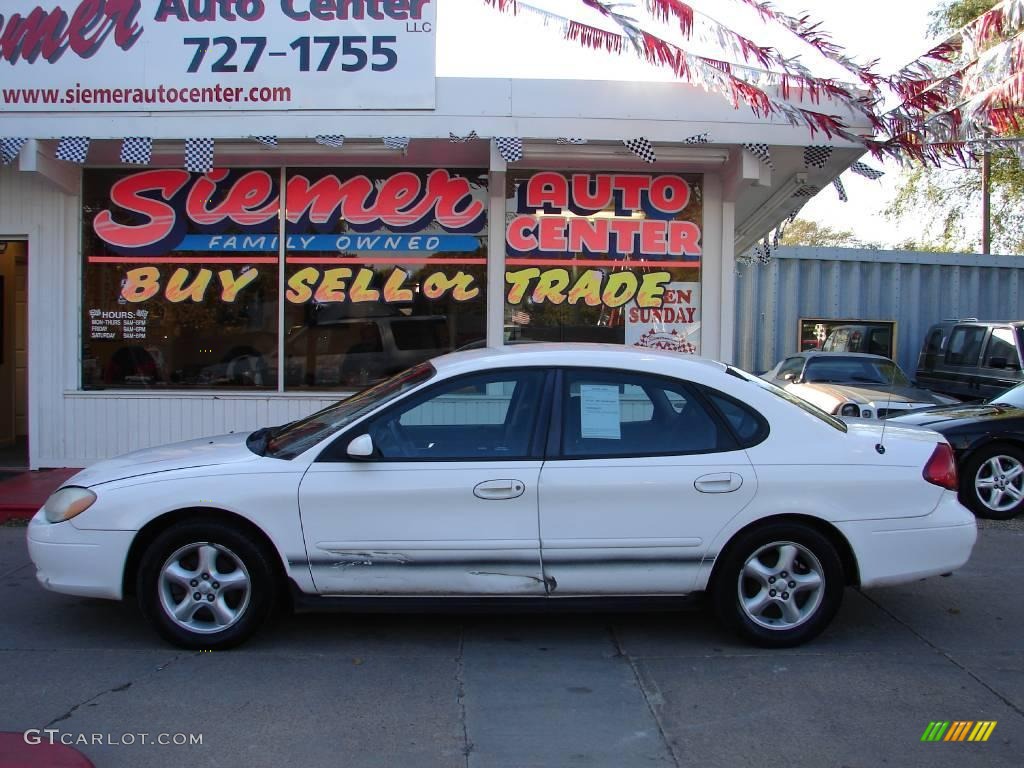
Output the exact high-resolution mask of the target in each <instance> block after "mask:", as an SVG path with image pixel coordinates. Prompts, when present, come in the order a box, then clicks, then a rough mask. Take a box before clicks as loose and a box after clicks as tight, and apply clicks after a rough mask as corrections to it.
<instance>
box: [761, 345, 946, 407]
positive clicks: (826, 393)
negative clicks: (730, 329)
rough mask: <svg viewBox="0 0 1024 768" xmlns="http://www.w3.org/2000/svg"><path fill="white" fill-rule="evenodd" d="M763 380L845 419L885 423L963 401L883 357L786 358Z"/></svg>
mask: <svg viewBox="0 0 1024 768" xmlns="http://www.w3.org/2000/svg"><path fill="white" fill-rule="evenodd" d="M762 378H763V379H764V380H765V381H770V382H772V383H773V384H775V385H776V386H779V387H782V388H783V389H785V390H786V391H787V392H791V393H792V394H794V395H796V396H797V397H800V398H803V399H804V400H806V401H808V402H809V403H813V404H814V405H816V406H817V407H819V408H821V409H822V410H824V411H827V412H828V413H831V414H834V415H836V416H842V417H844V418H861V419H882V418H886V417H888V416H893V415H896V414H898V413H905V412H907V411H913V410H918V409H920V408H931V407H934V406H936V405H952V404H954V403H958V402H960V401H959V400H957V399H956V398H952V397H946V396H944V395H937V394H935V393H934V392H929V391H928V390H925V389H921V388H920V387H917V386H915V385H914V384H913V382H911V381H910V379H909V378H907V375H906V374H905V373H904V372H903V371H902V369H901V368H900V367H899V366H898V365H896V363H894V362H893V361H892V360H890V359H889V358H887V357H882V356H881V355H869V354H862V353H847V352H842V353H840V352H800V353H798V354H795V355H790V356H789V357H787V358H785V359H783V360H781V361H780V362H779V363H778V364H777V365H776V366H775V367H774V368H772V369H771V370H770V371H768V372H767V373H765V374H763V375H762Z"/></svg>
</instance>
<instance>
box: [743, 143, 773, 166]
mask: <svg viewBox="0 0 1024 768" xmlns="http://www.w3.org/2000/svg"><path fill="white" fill-rule="evenodd" d="M743 148H744V149H745V150H747V152H749V153H750V154H752V155H753V156H754V157H756V158H757V159H758V160H760V161H761V162H762V163H764V164H765V165H767V166H768V167H769V168H771V169H772V170H774V169H775V163H773V162H772V154H771V152H769V151H768V145H767V144H744V145H743Z"/></svg>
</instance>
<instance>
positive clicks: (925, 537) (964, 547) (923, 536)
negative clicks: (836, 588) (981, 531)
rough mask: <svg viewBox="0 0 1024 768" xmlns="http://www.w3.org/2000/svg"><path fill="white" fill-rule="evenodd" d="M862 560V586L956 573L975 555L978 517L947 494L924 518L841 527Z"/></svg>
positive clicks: (889, 520)
mask: <svg viewBox="0 0 1024 768" xmlns="http://www.w3.org/2000/svg"><path fill="white" fill-rule="evenodd" d="M836 527H837V528H839V530H840V531H842V533H843V535H844V536H846V539H847V541H849V542H850V546H851V547H852V548H853V553H854V556H855V557H856V558H857V566H858V569H859V571H860V586H862V587H880V586H885V585H887V584H902V583H905V582H908V581H915V580H917V579H923V578H925V577H928V576H937V575H939V574H943V573H950V572H951V571H955V570H956V569H958V568H960V567H962V566H963V565H964V564H965V563H966V562H967V560H968V559H969V558H970V556H971V550H972V549H973V548H974V542H975V541H976V540H977V538H978V527H977V523H976V522H975V519H974V515H973V514H972V513H971V511H970V510H968V509H967V508H966V507H964V506H963V505H962V504H960V502H959V501H958V500H957V497H956V493H954V492H953V491H945V492H943V494H942V498H941V500H940V501H939V504H938V506H937V507H936V508H935V509H934V510H933V511H932V513H931V514H929V515H925V516H924V517H906V518H898V519H887V520H856V521H847V522H841V523H836Z"/></svg>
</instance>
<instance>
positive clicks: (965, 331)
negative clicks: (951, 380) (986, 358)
mask: <svg viewBox="0 0 1024 768" xmlns="http://www.w3.org/2000/svg"><path fill="white" fill-rule="evenodd" d="M984 339H985V329H984V328H982V327H981V326H977V325H960V326H957V327H956V328H954V329H953V333H952V334H951V335H950V337H949V345H948V347H947V348H946V362H947V363H949V364H950V365H976V364H977V362H978V357H979V356H980V354H981V343H982V341H984Z"/></svg>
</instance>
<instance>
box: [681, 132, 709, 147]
mask: <svg viewBox="0 0 1024 768" xmlns="http://www.w3.org/2000/svg"><path fill="white" fill-rule="evenodd" d="M709 141H711V134H710V133H708V132H707V131H705V132H704V133H695V134H694V135H693V136H690V137H689V138H686V139H683V144H707V143H708V142H709Z"/></svg>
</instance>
